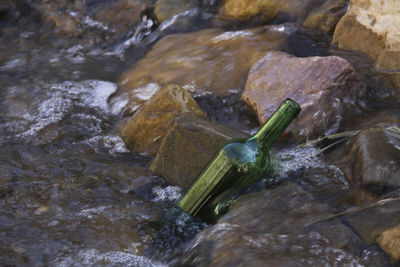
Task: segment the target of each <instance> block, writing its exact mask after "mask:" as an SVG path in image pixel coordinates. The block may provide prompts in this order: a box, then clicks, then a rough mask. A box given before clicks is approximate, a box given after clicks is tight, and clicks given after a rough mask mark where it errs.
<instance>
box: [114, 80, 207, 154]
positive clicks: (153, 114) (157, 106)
mask: <svg viewBox="0 0 400 267" xmlns="http://www.w3.org/2000/svg"><path fill="white" fill-rule="evenodd" d="M184 113H192V114H194V115H196V116H200V117H205V113H204V112H203V111H202V110H201V108H200V107H199V105H198V104H197V103H196V101H195V100H194V99H193V98H192V96H191V95H190V93H189V92H187V91H186V90H185V89H183V88H182V87H180V86H177V85H166V86H164V87H163V88H161V89H160V90H159V91H158V92H157V93H156V94H155V95H153V96H152V97H151V98H150V99H149V100H148V101H147V102H146V103H145V104H144V105H143V106H142V107H141V108H140V109H139V110H138V111H137V112H136V113H135V114H134V115H133V117H132V118H131V119H130V121H129V122H128V123H127V124H126V125H125V127H124V128H123V129H122V132H121V137H122V139H123V140H124V142H125V144H126V145H127V147H128V148H129V149H130V150H131V151H132V152H134V153H145V154H150V155H154V154H155V153H156V152H157V149H158V148H159V146H160V144H161V142H162V140H163V138H164V136H165V135H166V133H167V130H168V126H169V124H170V123H171V122H172V121H173V120H174V118H176V117H177V116H179V115H181V114H184Z"/></svg>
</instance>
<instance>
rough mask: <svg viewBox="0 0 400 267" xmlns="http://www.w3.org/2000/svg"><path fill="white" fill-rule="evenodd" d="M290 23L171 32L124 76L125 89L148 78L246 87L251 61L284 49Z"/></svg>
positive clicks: (226, 90) (223, 88) (220, 88)
mask: <svg viewBox="0 0 400 267" xmlns="http://www.w3.org/2000/svg"><path fill="white" fill-rule="evenodd" d="M291 29H292V28H290V27H285V26H280V27H276V26H267V27H261V28H257V29H249V30H240V31H228V32H226V31H223V30H222V29H218V28H212V29H206V30H201V31H198V32H193V33H186V34H172V35H168V36H166V37H164V38H163V39H162V40H160V41H159V42H157V43H156V44H155V45H154V46H153V48H152V50H151V51H150V52H149V53H147V54H146V56H145V57H144V58H143V59H141V60H139V61H138V62H136V63H135V65H134V66H133V67H132V68H131V69H129V70H128V71H126V72H125V73H124V74H123V75H122V77H121V78H120V80H119V85H120V87H121V88H122V92H126V91H130V90H133V89H135V88H138V87H141V86H145V85H147V84H149V83H159V84H160V85H165V84H168V83H173V84H178V85H180V86H185V85H188V86H189V87H196V88H204V89H207V90H209V91H211V92H213V93H215V94H216V95H218V96H221V95H228V94H231V91H230V90H241V89H242V88H243V87H244V84H245V82H246V76H247V73H248V71H249V68H250V66H251V65H252V64H253V63H254V62H255V61H256V60H257V59H258V58H259V57H260V56H261V55H262V54H264V53H265V52H266V51H269V50H271V49H282V48H283V47H284V44H285V40H286V39H287V38H288V35H289V34H290V33H288V32H287V30H291Z"/></svg>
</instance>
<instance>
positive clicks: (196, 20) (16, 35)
mask: <svg viewBox="0 0 400 267" xmlns="http://www.w3.org/2000/svg"><path fill="white" fill-rule="evenodd" d="M26 12H28V13H26V14H22V15H18V14H14V15H13V16H20V17H18V19H14V20H13V19H12V18H9V19H8V21H3V22H2V25H1V29H0V30H1V33H0V151H1V153H0V264H1V265H3V266H5V265H7V266H13V265H16V266H101V265H104V266H168V265H170V264H174V263H175V264H176V262H180V259H179V257H183V256H182V253H183V251H185V250H187V249H188V247H187V246H188V245H186V243H185V242H187V241H190V240H191V239H192V238H193V237H194V236H195V235H196V233H198V232H199V231H200V230H202V229H204V228H207V227H208V226H207V225H205V224H204V223H202V222H198V221H193V220H192V219H191V218H188V217H185V216H183V217H180V218H177V219H176V221H175V224H174V225H173V226H171V225H162V224H161V223H160V218H161V217H162V216H163V214H164V212H165V211H166V210H167V209H168V208H170V207H172V206H173V203H174V201H175V200H177V199H178V198H179V197H180V195H181V193H182V192H181V189H180V188H179V187H174V186H168V185H167V184H166V183H165V182H164V181H163V180H162V178H160V177H157V176H155V175H153V174H152V173H151V172H150V171H149V170H148V166H149V163H150V161H151V160H152V159H151V158H149V157H146V156H143V155H132V154H131V153H130V152H129V151H128V150H127V149H126V147H125V145H124V143H123V141H122V140H121V138H120V137H119V128H118V125H119V123H120V121H121V120H122V119H123V114H122V111H121V110H120V109H119V108H118V105H113V106H112V107H111V106H110V105H109V103H108V99H109V97H110V96H111V95H112V94H114V93H115V92H116V91H117V90H118V88H117V85H116V83H115V82H116V80H117V78H118V77H119V75H120V74H121V73H122V72H123V71H124V70H125V69H127V68H128V67H129V66H131V65H132V64H133V63H134V62H135V61H137V60H138V59H139V58H141V57H142V56H143V55H144V53H145V52H146V51H148V50H149V49H150V48H151V46H152V45H153V44H154V43H155V42H156V41H157V40H159V39H160V38H161V37H162V36H164V35H165V34H167V33H171V32H184V31H185V32H186V31H193V30H197V29H199V28H201V27H206V26H207V23H208V22H207V20H208V19H209V18H210V16H211V15H210V13H207V12H203V11H199V10H192V11H188V12H186V13H185V14H181V15H180V16H178V17H174V18H173V19H170V20H168V21H165V22H164V23H163V24H161V25H158V26H157V27H156V26H155V23H154V22H153V21H152V20H151V19H149V17H148V16H146V15H144V16H143V17H142V22H141V23H140V24H139V25H138V26H137V27H136V28H135V29H133V30H132V31H131V32H130V34H127V35H125V36H124V38H122V39H119V40H117V41H115V42H114V43H112V44H111V45H109V46H107V47H105V48H104V47H99V46H93V45H92V46H89V45H84V44H80V43H79V41H76V40H71V39H69V38H68V37H62V36H60V35H57V34H55V33H52V32H47V30H48V29H46V28H45V27H44V28H43V29H42V28H41V24H40V23H39V22H37V19H36V17H35V16H34V15H32V14H30V13H29V10H28V11H26ZM21 16H22V17H21ZM179 20H184V21H185V23H186V24H185V25H188V24H187V21H189V22H190V25H191V26H190V27H182V26H180V24H179V23H177V22H176V21H179ZM92 22H93V21H92ZM96 25H97V26H96ZM99 25H100V24H93V23H87V24H86V25H84V26H83V27H100V26H101V25H100V26H99ZM299 38H300V37H299ZM292 42H294V43H295V40H293V41H292ZM299 42H300V43H302V44H304V43H305V41H304V37H301V40H299ZM324 45H326V44H324ZM299 49H301V48H299ZM308 49H309V48H308V47H306V48H304V53H305V54H308V53H309V50H308ZM321 49H322V48H321ZM232 112H233V115H232V114H230V115H227V117H226V118H225V119H224V118H222V119H220V120H221V121H224V120H225V121H226V122H227V124H233V123H230V122H232V121H234V124H235V125H236V126H241V125H242V126H243V128H245V129H249V130H251V129H253V130H254V129H255V128H257V125H256V122H255V120H254V118H248V117H243V114H239V112H237V113H235V112H236V111H235V110H233V111H232ZM219 116H221V115H219ZM249 121H250V122H251V123H249ZM293 153H294V154H293ZM302 153H303V154H302ZM304 154H307V155H311V154H312V153H311V154H310V153H304V151H303V152H302V151H301V150H299V151H297V152H290V153H289V152H282V153H281V154H278V157H280V161H281V162H282V167H281V169H280V170H279V171H278V172H277V173H276V174H275V178H276V179H280V177H282V176H284V175H285V174H287V173H294V172H296V171H298V170H302V171H304V170H310V169H312V170H319V169H329V171H330V172H332V173H333V174H332V175H333V176H334V177H336V179H337V183H338V184H339V186H340V187H342V188H344V189H346V188H348V187H349V185H348V184H347V182H346V181H345V179H344V175H343V173H341V171H340V170H338V169H336V168H335V167H332V166H329V165H326V163H324V162H322V161H321V160H320V159H318V158H316V157H308V158H307V157H305V156H304ZM197 238H201V237H197ZM266 238H267V239H268V238H277V239H279V238H283V237H279V236H276V237H266ZM289 242H292V241H289ZM317 243H318V242H317ZM302 245H304V246H303V247H305V248H311V247H313V245H312V239H305V241H304V244H299V246H302ZM322 247H323V248H325V249H326V245H321V248H322ZM314 248H315V247H314ZM374 251H375V248H374V249H371V250H366V251H365V253H364V260H365V261H366V262H368V261H369V258H368V257H370V258H372V257H373V255H374V253H375V252H374ZM299 253H300V252H299ZM321 253H322V252H321ZM376 253H378V252H376ZM379 253H381V252H379ZM300 254H301V253H300ZM300 254H299V255H300ZM337 255H338V256H337V257H338V259H337V262H338V264H340V263H341V262H342V263H343V262H345V263H349V264H350V265H349V266H356V265H361V263H360V262H358V258H357V259H356V258H354V259H353V258H351V257H352V256H351V255H347V254H343V253H340V252H338V254H337ZM319 257H324V255H323V253H322V254H320V255H319ZM249 264H250V265H251V263H249Z"/></svg>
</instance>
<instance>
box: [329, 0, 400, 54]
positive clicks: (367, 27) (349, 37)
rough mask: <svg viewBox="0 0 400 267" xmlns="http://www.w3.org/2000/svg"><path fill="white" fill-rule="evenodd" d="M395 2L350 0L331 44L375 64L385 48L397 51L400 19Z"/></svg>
mask: <svg viewBox="0 0 400 267" xmlns="http://www.w3.org/2000/svg"><path fill="white" fill-rule="evenodd" d="M399 8H400V3H399V2H398V1H396V0H388V1H371V0H353V1H352V2H351V4H350V6H349V9H348V10H347V12H346V14H345V15H344V16H343V17H342V18H341V20H340V21H339V23H338V24H337V26H336V29H335V33H334V37H333V42H334V43H336V44H338V45H339V48H341V49H347V50H356V51H361V52H364V53H366V54H368V55H369V56H370V57H371V58H372V59H374V60H376V59H377V58H378V57H379V54H380V53H381V51H382V50H384V49H386V48H390V49H398V48H400V38H399V31H400V27H399V26H400V17H399V16H398V14H397V11H398V10H399Z"/></svg>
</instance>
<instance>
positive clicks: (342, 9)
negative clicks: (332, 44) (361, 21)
mask: <svg viewBox="0 0 400 267" xmlns="http://www.w3.org/2000/svg"><path fill="white" fill-rule="evenodd" d="M348 2H349V0H327V1H325V3H323V4H322V5H320V6H319V7H316V8H315V9H313V10H312V11H311V12H310V13H309V15H308V17H307V19H306V20H305V21H304V24H303V25H304V26H305V27H307V28H316V29H319V30H321V31H323V32H326V33H331V32H332V31H333V30H334V29H335V26H336V24H337V23H338V21H339V19H340V18H341V17H342V16H343V15H344V14H345V13H346V7H347V4H348Z"/></svg>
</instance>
